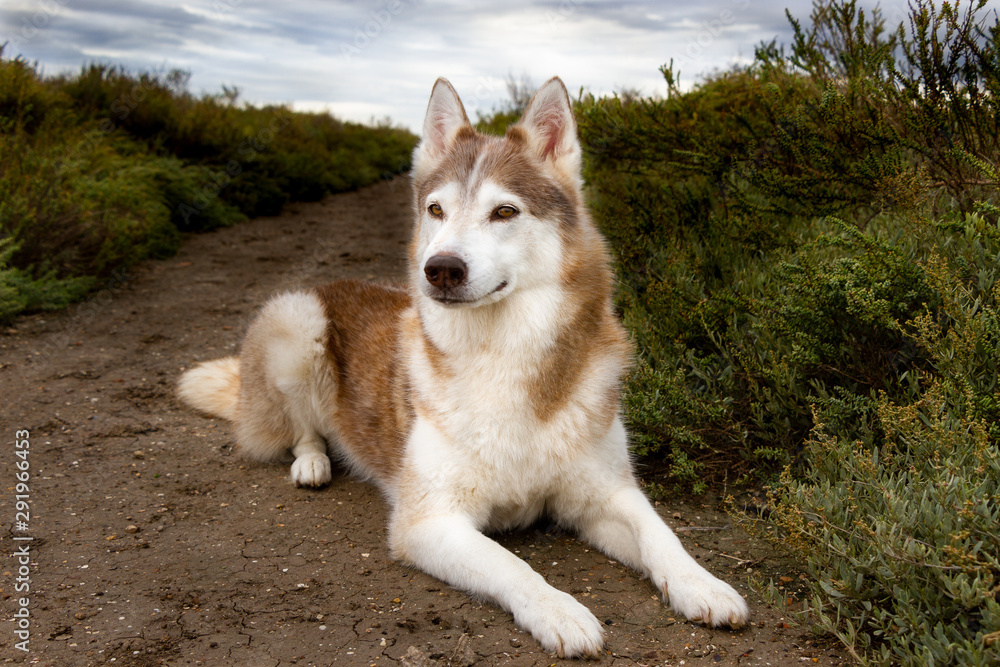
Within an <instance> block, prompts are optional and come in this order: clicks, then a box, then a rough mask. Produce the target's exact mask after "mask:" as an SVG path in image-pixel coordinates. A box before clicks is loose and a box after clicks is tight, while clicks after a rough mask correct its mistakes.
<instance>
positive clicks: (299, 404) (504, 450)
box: [179, 78, 749, 657]
mask: <svg viewBox="0 0 1000 667" xmlns="http://www.w3.org/2000/svg"><path fill="white" fill-rule="evenodd" d="M580 168H581V148H580V143H579V141H578V139H577V132H576V123H575V121H574V119H573V112H572V108H571V106H570V101H569V97H568V95H567V94H566V88H565V87H564V86H563V83H562V81H560V80H559V79H558V78H554V79H552V80H550V81H549V82H547V83H546V84H545V85H544V86H542V88H541V89H540V90H539V91H538V93H537V94H536V95H535V96H534V98H533V99H532V100H531V102H530V104H529V105H528V108H527V110H526V111H525V113H524V117H523V118H522V119H521V121H520V122H519V123H518V124H516V125H514V126H512V127H511V128H510V129H509V130H508V131H507V134H506V136H505V137H502V138H501V137H490V136H485V135H482V134H479V133H477V132H476V131H475V130H474V129H473V127H472V125H471V124H470V123H469V119H468V117H467V116H466V114H465V109H464V108H463V106H462V102H461V101H460V100H459V97H458V94H457V93H456V92H455V89H454V88H452V86H451V84H449V83H448V82H447V81H446V80H444V79H439V80H438V81H437V83H436V84H435V85H434V89H433V92H432V93H431V98H430V103H429V105H428V108H427V116H426V119H425V121H424V128H423V138H422V140H421V142H420V144H419V145H418V146H417V148H416V149H415V151H414V155H413V174H412V177H413V193H414V203H415V209H416V221H415V229H414V233H413V240H412V243H411V245H410V251H409V261H410V266H409V283H408V285H407V286H406V287H391V286H384V285H377V284H367V283H361V282H354V281H344V282H337V283H333V284H330V285H326V286H323V287H318V288H315V289H312V290H308V291H303V292H294V293H290V294H283V295H280V296H277V297H275V298H274V299H272V300H271V301H270V302H268V303H267V304H266V305H265V306H264V307H263V309H262V311H261V312H260V314H259V315H258V316H257V318H256V320H255V321H254V323H253V324H252V326H251V327H250V329H249V331H248V332H247V336H246V340H245V341H244V342H243V346H242V349H241V351H240V356H239V358H236V357H229V358H225V359H219V360H217V361H212V362H207V363H203V364H201V365H200V366H197V367H195V368H193V369H192V370H190V371H188V372H187V373H185V374H184V376H183V377H182V378H181V381H180V388H179V392H180V396H181V397H182V398H183V399H184V400H185V401H186V402H187V403H189V404H190V405H192V406H193V407H195V408H198V409H200V410H202V411H204V412H207V413H211V414H214V415H218V416H221V417H224V418H226V419H229V420H231V421H233V422H234V423H235V430H236V440H237V441H238V443H239V446H240V448H241V450H242V453H243V454H244V455H246V456H248V457H251V458H254V459H258V460H264V461H280V460H282V459H283V458H285V457H287V456H288V454H289V453H291V455H292V456H293V457H294V462H293V463H292V468H291V478H292V480H293V481H294V482H295V483H296V484H298V485H300V486H322V485H324V484H326V483H327V482H329V481H330V479H331V464H330V456H333V457H334V458H335V459H337V460H340V461H342V462H344V463H345V464H346V465H347V466H348V467H349V468H350V469H351V470H352V471H353V472H355V473H356V474H358V475H360V476H362V477H364V478H367V479H369V480H371V481H373V482H374V483H375V484H377V485H378V486H379V488H380V489H381V490H382V491H383V492H384V494H385V496H386V498H387V500H388V502H389V505H390V513H391V517H390V523H389V546H390V549H391V552H392V555H393V557H394V558H396V559H398V560H400V561H402V562H404V563H407V564H409V565H412V566H414V567H417V568H419V569H421V570H423V571H425V572H427V573H429V574H431V575H433V576H435V577H437V578H439V579H441V580H442V581H444V582H447V583H448V584H450V585H452V586H454V587H456V588H459V589H462V590H465V591H468V592H469V593H471V594H472V595H475V596H477V597H482V598H487V599H490V600H493V601H495V602H496V603H497V604H499V605H500V606H502V607H503V608H504V609H506V610H508V611H509V612H510V613H512V614H513V616H514V620H515V622H516V623H517V624H518V625H520V626H521V627H522V628H524V629H525V630H527V631H528V632H530V633H531V634H532V635H533V636H534V637H535V639H537V640H538V642H539V643H540V644H541V645H542V646H543V647H544V648H545V649H546V650H547V651H550V652H554V653H557V654H558V655H559V656H561V657H578V656H589V655H596V654H597V653H598V652H599V651H600V649H601V647H602V627H601V624H600V623H599V622H598V621H597V619H596V618H595V617H594V615H593V614H592V613H591V612H590V611H589V610H588V609H587V608H586V607H585V606H584V605H582V604H580V602H578V601H577V600H576V599H574V598H573V597H572V596H570V595H568V594H566V593H563V592H561V591H559V590H556V589H555V588H553V587H552V586H550V585H548V584H547V583H545V580H544V579H543V578H542V577H541V575H539V574H538V573H537V572H535V571H534V570H532V569H531V567H530V566H529V565H528V564H527V563H525V562H524V561H523V560H521V559H520V558H518V557H517V556H515V555H514V554H512V553H510V552H509V551H507V550H506V549H504V548H503V547H501V546H500V545H499V544H497V543H496V542H495V541H493V540H492V539H490V538H489V537H487V536H486V535H485V534H484V533H487V532H489V531H496V530H504V529H508V528H518V527H523V526H527V525H529V524H531V523H532V522H534V521H535V520H536V519H538V518H539V517H540V516H542V515H543V514H544V515H548V516H549V517H551V518H553V519H555V520H556V521H558V522H559V523H560V524H561V525H563V526H565V527H568V528H571V529H573V530H575V531H577V532H578V533H579V535H580V536H581V537H582V538H583V539H584V540H587V541H588V542H590V543H591V544H593V545H594V546H596V547H597V548H598V549H600V550H602V551H603V552H604V553H606V554H608V555H609V556H610V557H611V558H613V559H615V560H618V561H620V562H622V563H625V564H626V565H629V566H630V567H633V568H635V569H636V570H638V571H639V572H642V573H643V574H645V575H647V576H648V577H649V578H650V579H651V580H652V582H653V584H654V585H655V586H656V588H657V590H659V591H660V593H661V594H662V595H663V596H664V598H666V599H669V603H670V605H671V606H672V607H673V608H674V609H675V610H676V611H677V612H679V613H681V614H684V615H685V616H687V617H688V618H690V619H693V620H695V619H697V620H700V621H702V622H704V623H706V624H709V625H713V626H721V625H729V626H731V627H739V626H741V625H743V624H744V623H745V622H746V620H747V616H748V613H749V612H748V609H747V605H746V603H745V602H744V601H743V598H741V597H740V595H739V594H738V593H737V592H736V591H735V590H734V589H733V588H732V587H731V586H729V585H728V584H725V583H723V582H722V581H719V580H718V579H716V578H715V577H713V576H712V575H711V574H709V573H708V572H706V571H705V570H704V569H703V568H702V567H701V566H700V565H698V564H697V563H696V562H695V561H694V559H693V558H692V557H691V556H689V555H688V554H687V552H685V551H684V548H683V547H682V546H681V544H680V542H679V541H678V539H677V537H676V536H675V535H674V534H673V533H672V532H671V531H670V529H669V528H668V527H667V525H666V524H665V523H664V522H663V521H662V520H661V519H660V517H659V516H658V515H657V513H656V511H655V510H654V509H653V508H652V506H651V505H650V503H649V501H648V499H647V498H646V496H645V495H644V494H643V492H642V491H641V490H640V488H639V485H638V484H637V482H636V478H635V474H634V472H633V469H632V462H631V460H630V458H629V452H628V446H627V437H626V434H625V429H624V427H623V426H622V419H621V415H620V414H619V387H620V380H621V375H622V372H623V370H624V369H625V368H626V367H627V366H628V364H629V362H630V356H631V353H632V352H631V346H630V343H629V339H628V337H627V335H626V333H625V331H624V330H623V328H622V326H621V324H619V322H618V320H617V319H616V318H615V315H614V313H613V311H612V281H613V277H612V273H611V270H610V268H609V258H608V253H607V250H606V248H605V244H604V240H603V238H602V237H601V235H600V233H599V232H598V231H597V229H596V227H595V226H594V224H593V223H592V221H591V220H590V218H589V216H588V213H587V210H586V208H585V206H584V201H583V196H582V194H581V187H582V181H581V172H580Z"/></svg>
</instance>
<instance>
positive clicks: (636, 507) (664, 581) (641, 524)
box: [575, 483, 750, 628]
mask: <svg viewBox="0 0 1000 667" xmlns="http://www.w3.org/2000/svg"><path fill="white" fill-rule="evenodd" d="M591 498H592V499H595V500H596V499H603V500H601V501H599V502H593V503H590V504H589V507H588V508H587V511H585V512H584V513H583V514H582V515H581V516H580V517H578V518H577V519H576V521H575V523H577V525H578V527H579V529H580V534H581V536H582V537H583V538H584V539H586V540H587V541H589V542H590V543H591V544H593V545H594V546H596V547H598V548H599V549H601V550H602V551H604V552H605V553H607V554H608V555H610V556H612V557H613V558H617V559H618V560H620V561H621V562H623V563H625V564H626V565H629V566H631V567H634V568H635V569H638V570H640V571H643V572H645V573H646V574H647V575H649V578H650V579H652V581H653V583H654V584H655V585H656V587H657V588H658V589H659V590H660V592H661V593H662V594H663V596H664V597H665V598H667V599H669V602H670V606H671V607H673V608H674V609H675V610H676V611H678V612H680V613H681V614H684V615H685V616H687V617H688V618H690V619H692V620H700V621H702V622H703V623H706V624H708V625H712V626H720V625H728V626H730V627H733V628H738V627H741V626H742V625H744V624H745V623H746V622H747V618H748V616H749V613H750V612H749V610H748V608H747V605H746V602H744V600H743V598H742V597H741V596H740V594H739V593H737V592H736V590H735V589H734V588H733V587H732V586H730V585H729V584H727V583H725V582H724V581H720V580H719V579H716V578H715V577H714V576H712V575H711V574H710V573H709V572H708V571H707V570H705V568H703V567H702V566H701V565H699V564H698V563H697V562H696V561H695V560H694V558H692V557H691V555H690V554H688V552H687V551H685V550H684V547H683V545H681V543H680V540H678V539H677V536H676V535H674V533H673V531H672V530H670V527H669V526H667V524H666V523H664V522H663V519H661V518H660V516H659V515H658V514H657V513H656V510H654V509H653V506H652V505H651V504H650V502H649V499H647V498H646V496H645V494H643V492H642V491H641V490H640V489H639V487H638V486H637V485H636V484H634V483H629V484H625V485H623V486H620V487H619V488H618V489H617V490H614V491H613V492H611V493H608V492H607V490H606V489H600V490H599V489H594V493H593V495H592V496H591Z"/></svg>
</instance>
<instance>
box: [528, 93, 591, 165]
mask: <svg viewBox="0 0 1000 667" xmlns="http://www.w3.org/2000/svg"><path fill="white" fill-rule="evenodd" d="M520 125H521V127H523V128H524V129H525V130H527V131H528V136H529V137H530V139H531V143H532V146H533V148H534V149H535V151H536V153H537V154H538V156H539V157H541V158H542V159H543V160H552V161H553V162H555V164H556V165H557V166H560V167H562V168H563V169H564V170H565V171H566V172H568V173H569V174H571V175H573V176H575V177H579V175H580V166H581V156H582V150H581V148H580V140H579V138H577V134H576V120H575V119H574V118H573V107H572V106H570V102H569V93H567V92H566V86H565V85H563V82H562V80H561V79H560V78H559V77H557V76H555V77H552V78H551V79H549V80H548V81H546V82H545V85H543V86H542V87H541V88H539V89H538V92H537V93H535V95H534V97H532V98H531V101H530V102H528V108H527V109H526V110H525V112H524V116H523V117H522V118H521V122H520Z"/></svg>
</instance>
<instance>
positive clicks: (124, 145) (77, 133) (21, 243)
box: [0, 47, 416, 320]
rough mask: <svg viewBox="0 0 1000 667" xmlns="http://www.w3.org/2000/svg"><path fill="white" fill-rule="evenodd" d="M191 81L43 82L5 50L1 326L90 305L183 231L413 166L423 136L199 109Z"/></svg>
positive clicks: (91, 72)
mask: <svg viewBox="0 0 1000 667" xmlns="http://www.w3.org/2000/svg"><path fill="white" fill-rule="evenodd" d="M188 77H189V75H188V74H187V73H186V72H182V71H172V72H169V73H167V74H165V75H161V74H155V73H148V72H140V73H132V72H129V71H128V70H126V69H124V68H122V67H114V66H109V65H103V64H92V65H87V66H85V67H84V68H83V69H82V70H81V72H80V73H79V74H78V75H75V76H62V77H58V78H48V79H46V78H43V77H41V76H40V75H39V74H38V72H37V71H36V69H35V68H34V67H32V66H29V65H28V64H27V63H26V62H25V61H24V60H23V59H21V58H14V59H9V58H4V56H3V49H2V47H0V155H3V156H4V159H3V161H2V162H0V244H2V248H3V250H2V254H0V260H2V261H0V320H6V319H9V318H10V317H12V316H14V315H16V314H17V313H19V312H23V311H30V310H38V309H46V308H56V307H61V306H63V305H65V304H66V303H68V302H70V301H72V300H75V299H78V298H81V297H82V296H83V295H85V294H86V293H87V291H88V290H89V289H90V288H91V286H93V285H95V284H97V283H98V282H99V279H100V278H102V277H105V276H107V275H109V274H111V273H112V272H114V271H115V270H118V269H122V268H125V267H127V266H129V265H130V264H132V263H134V262H136V261H139V260H140V259H143V258H145V257H162V256H166V255H169V254H170V253H172V252H174V251H175V250H176V248H177V245H178V243H179V242H180V235H179V232H192V231H204V230H208V229H213V228H215V227H219V226H223V225H229V224H233V223H234V222H237V221H239V220H242V219H244V218H245V217H247V216H255V215H274V214H277V213H278V212H280V210H281V207H282V206H284V204H285V203H287V202H288V201H291V200H313V199H319V198H320V197H322V196H324V195H326V194H329V193H332V192H339V191H342V190H347V189H352V188H357V187H361V186H363V185H367V184H370V183H373V182H376V181H378V180H380V179H382V178H387V177H391V176H393V175H395V174H397V173H399V172H401V171H404V170H406V169H408V168H409V156H410V153H411V151H412V149H413V146H414V144H415V143H416V137H414V136H413V135H412V134H410V133H409V132H407V131H405V130H400V129H397V128H392V127H388V126H380V127H367V126H362V125H357V124H351V123H343V122H341V121H339V120H336V119H334V118H332V117H330V116H328V115H324V114H296V113H293V112H291V111H290V110H289V109H287V108H285V107H263V108H255V107H252V106H247V105H240V104H238V96H239V95H238V91H237V90H236V89H224V91H223V92H222V93H221V94H219V95H204V96H202V97H200V98H196V97H194V96H192V95H191V94H190V93H188V92H187V91H186V88H185V87H186V82H187V79H188Z"/></svg>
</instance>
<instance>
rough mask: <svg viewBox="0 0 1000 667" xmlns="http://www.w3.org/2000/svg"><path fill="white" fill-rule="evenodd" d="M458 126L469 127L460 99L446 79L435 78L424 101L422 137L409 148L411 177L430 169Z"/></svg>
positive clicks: (445, 149)
mask: <svg viewBox="0 0 1000 667" xmlns="http://www.w3.org/2000/svg"><path fill="white" fill-rule="evenodd" d="M462 128H469V129H471V128H472V124H471V123H469V117H468V116H467V115H466V114H465V107H463V106H462V100H461V99H459V97H458V93H456V92H455V89H454V88H453V87H452V85H451V83H449V82H448V80H447V79H438V80H437V81H436V82H435V83H434V89H433V90H432V91H431V99H430V101H429V102H428V103H427V115H426V116H424V134H423V137H421V139H420V143H419V144H417V147H416V148H415V149H414V150H413V173H414V176H419V174H421V173H422V172H424V171H427V170H429V169H431V168H432V167H433V165H434V164H436V163H437V162H438V160H440V158H441V157H442V156H443V155H444V154H445V153H446V152H447V151H448V149H449V148H450V147H451V144H452V142H453V141H454V139H455V135H457V134H458V132H459V130H461V129H462Z"/></svg>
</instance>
